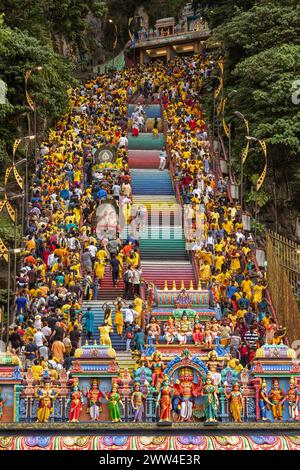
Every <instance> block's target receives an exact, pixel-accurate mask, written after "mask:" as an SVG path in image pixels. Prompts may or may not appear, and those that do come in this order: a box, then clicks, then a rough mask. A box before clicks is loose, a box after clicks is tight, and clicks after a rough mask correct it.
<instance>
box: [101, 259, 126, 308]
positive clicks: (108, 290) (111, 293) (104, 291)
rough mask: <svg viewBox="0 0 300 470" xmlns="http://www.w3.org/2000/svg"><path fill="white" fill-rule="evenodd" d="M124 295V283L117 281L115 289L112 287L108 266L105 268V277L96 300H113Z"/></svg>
mask: <svg viewBox="0 0 300 470" xmlns="http://www.w3.org/2000/svg"><path fill="white" fill-rule="evenodd" d="M123 295H124V282H123V279H119V281H118V285H117V287H114V285H113V282H112V277H111V272H110V268H109V266H106V267H105V275H104V278H103V279H102V281H101V287H100V289H99V291H98V300H115V299H116V298H117V297H123Z"/></svg>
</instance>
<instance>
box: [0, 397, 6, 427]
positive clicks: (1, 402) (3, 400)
mask: <svg viewBox="0 0 300 470" xmlns="http://www.w3.org/2000/svg"><path fill="white" fill-rule="evenodd" d="M0 393H1V389H0ZM6 401H7V397H6V396H4V397H3V398H1V395H0V421H1V419H2V417H3V408H4V405H5V403H6Z"/></svg>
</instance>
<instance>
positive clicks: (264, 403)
mask: <svg viewBox="0 0 300 470" xmlns="http://www.w3.org/2000/svg"><path fill="white" fill-rule="evenodd" d="M269 406H272V403H271V402H270V401H269V399H268V392H267V382H266V381H265V380H263V381H262V382H261V386H260V390H259V410H260V419H261V420H262V421H267V419H268V417H267V411H268V409H269Z"/></svg>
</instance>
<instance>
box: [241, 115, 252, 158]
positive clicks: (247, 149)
mask: <svg viewBox="0 0 300 470" xmlns="http://www.w3.org/2000/svg"><path fill="white" fill-rule="evenodd" d="M244 123H245V126H246V129H247V136H249V122H248V121H247V119H244ZM249 147H250V143H249V140H247V145H246V147H245V149H244V151H243V153H242V158H243V165H244V163H245V161H246V158H247V156H248V153H249Z"/></svg>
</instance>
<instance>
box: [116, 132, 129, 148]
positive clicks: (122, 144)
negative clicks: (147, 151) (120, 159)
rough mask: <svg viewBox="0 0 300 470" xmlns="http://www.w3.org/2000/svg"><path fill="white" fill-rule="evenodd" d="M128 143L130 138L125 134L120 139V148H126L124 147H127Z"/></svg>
mask: <svg viewBox="0 0 300 470" xmlns="http://www.w3.org/2000/svg"><path fill="white" fill-rule="evenodd" d="M127 145H128V139H127V137H126V136H125V135H122V136H121V137H120V139H119V145H118V148H119V149H120V148H124V147H127Z"/></svg>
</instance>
